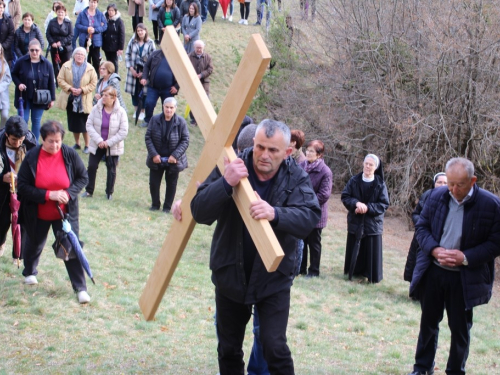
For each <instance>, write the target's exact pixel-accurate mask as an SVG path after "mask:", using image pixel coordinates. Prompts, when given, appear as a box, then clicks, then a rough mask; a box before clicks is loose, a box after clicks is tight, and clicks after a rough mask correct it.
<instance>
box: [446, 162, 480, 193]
mask: <svg viewBox="0 0 500 375" xmlns="http://www.w3.org/2000/svg"><path fill="white" fill-rule="evenodd" d="M446 177H447V179H448V190H449V191H450V192H451V194H452V195H453V196H454V197H455V199H456V200H457V201H459V202H461V201H463V200H464V198H465V197H466V196H467V194H469V191H470V189H472V187H473V186H474V184H475V183H476V180H477V177H476V176H472V177H471V178H469V177H468V176H467V171H466V170H465V168H464V167H462V166H461V165H459V164H457V165H454V166H453V167H451V168H449V169H448V170H447V171H446Z"/></svg>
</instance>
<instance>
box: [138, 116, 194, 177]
mask: <svg viewBox="0 0 500 375" xmlns="http://www.w3.org/2000/svg"><path fill="white" fill-rule="evenodd" d="M162 128H165V115H164V114H163V113H160V114H158V115H155V116H153V117H151V120H149V124H148V129H147V130H146V136H145V141H146V148H147V149H148V156H147V158H146V165H147V166H148V168H151V169H158V166H159V164H156V163H153V158H154V157H155V156H156V155H160V154H159V152H158V151H157V150H160V149H161V145H162V142H163V141H162ZM166 136H167V139H168V148H169V150H170V155H172V156H173V157H174V158H175V159H176V160H177V164H173V165H172V164H170V165H169V166H170V168H174V166H175V168H177V170H178V171H179V172H180V171H182V170H184V169H186V168H187V166H188V162H187V156H186V150H187V148H188V146H189V130H188V127H187V124H186V120H184V119H183V118H182V117H180V116H177V115H176V114H174V116H173V117H172V126H171V127H170V133H169V134H167V135H166ZM170 155H160V156H170Z"/></svg>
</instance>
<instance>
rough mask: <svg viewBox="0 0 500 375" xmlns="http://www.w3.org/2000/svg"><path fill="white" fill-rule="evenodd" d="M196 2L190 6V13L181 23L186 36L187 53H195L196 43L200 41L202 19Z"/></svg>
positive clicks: (185, 47) (185, 46)
mask: <svg viewBox="0 0 500 375" xmlns="http://www.w3.org/2000/svg"><path fill="white" fill-rule="evenodd" d="M199 9H200V8H198V6H197V5H196V4H195V2H192V3H191V4H189V12H188V14H186V15H185V16H184V18H183V19H182V23H181V31H182V35H184V49H185V50H186V52H187V53H191V52H193V51H194V44H193V43H194V42H195V41H197V40H198V39H200V31H201V24H202V21H201V17H200V12H199Z"/></svg>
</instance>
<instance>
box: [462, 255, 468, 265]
mask: <svg viewBox="0 0 500 375" xmlns="http://www.w3.org/2000/svg"><path fill="white" fill-rule="evenodd" d="M468 265H469V262H468V261H467V257H466V256H465V254H464V261H463V262H462V266H468Z"/></svg>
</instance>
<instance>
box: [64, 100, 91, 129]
mask: <svg viewBox="0 0 500 375" xmlns="http://www.w3.org/2000/svg"><path fill="white" fill-rule="evenodd" d="M66 114H67V117H68V130H69V131H70V132H73V133H86V132H87V117H89V114H88V113H83V112H81V113H75V112H73V96H71V95H70V96H69V98H68V105H67V106H66Z"/></svg>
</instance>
